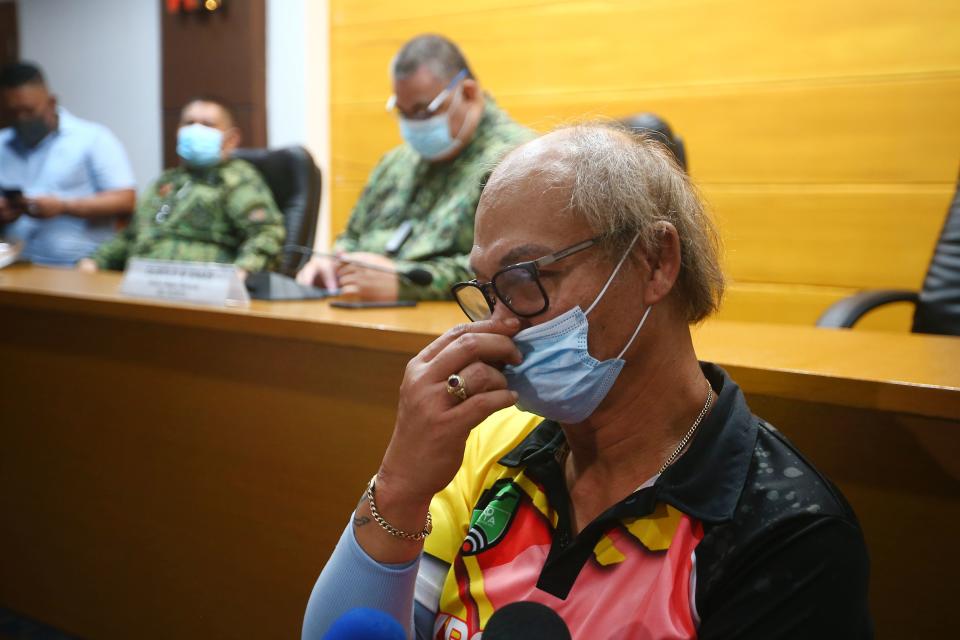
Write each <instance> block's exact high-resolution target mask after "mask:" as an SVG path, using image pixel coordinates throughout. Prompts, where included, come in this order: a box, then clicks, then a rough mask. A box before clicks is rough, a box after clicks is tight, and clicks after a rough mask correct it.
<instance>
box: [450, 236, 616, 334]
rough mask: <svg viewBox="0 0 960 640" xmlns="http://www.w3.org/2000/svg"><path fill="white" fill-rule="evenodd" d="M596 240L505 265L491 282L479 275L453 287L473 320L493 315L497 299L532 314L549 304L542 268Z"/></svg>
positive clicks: (524, 315)
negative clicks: (542, 281)
mask: <svg viewBox="0 0 960 640" xmlns="http://www.w3.org/2000/svg"><path fill="white" fill-rule="evenodd" d="M596 243H597V239H596V238H591V239H589V240H583V241H582V242H578V243H577V244H575V245H571V246H569V247H567V248H566V249H561V250H560V251H557V252H556V253H551V254H550V255H548V256H544V257H542V258H538V259H536V260H530V261H528V262H518V263H517V264H512V265H510V266H509V267H504V268H503V269H500V271H497V272H496V273H495V274H493V277H492V278H491V279H490V282H477V280H476V279H474V280H471V281H470V282H459V283H457V284H455V285H453V287H451V289H450V291H451V292H452V293H453V297H454V298H455V299H456V301H457V304H459V305H460V308H461V309H463V312H464V313H465V314H467V317H468V318H470V320H471V321H473V322H477V321H479V320H486V319H487V318H489V317H490V316H492V315H493V307H494V305H495V304H496V302H497V300H498V299H499V300H500V301H502V302H503V304H505V305H507V309H510V311H512V312H513V313H514V314H516V315H518V316H520V317H521V318H530V317H533V316H535V315H539V314H541V313H543V312H544V311H546V310H547V309H548V308H549V307H550V300H549V298H547V292H546V291H545V290H544V288H543V285H542V284H541V283H540V268H541V267H546V266H547V265H551V264H553V263H554V262H557V261H559V260H563V259H564V258H567V257H569V256H572V255H573V254H575V253H578V252H580V251H583V250H584V249H588V248H590V247H592V246H593V245H594V244H596Z"/></svg>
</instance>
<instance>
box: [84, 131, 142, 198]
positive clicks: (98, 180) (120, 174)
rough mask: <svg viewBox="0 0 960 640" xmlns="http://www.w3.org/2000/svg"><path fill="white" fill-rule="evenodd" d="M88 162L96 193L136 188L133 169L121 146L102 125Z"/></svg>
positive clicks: (115, 137)
mask: <svg viewBox="0 0 960 640" xmlns="http://www.w3.org/2000/svg"><path fill="white" fill-rule="evenodd" d="M89 162H90V170H91V172H92V173H93V182H94V184H95V185H96V188H97V191H98V192H100V191H115V190H117V189H134V188H136V186H137V185H136V181H135V180H134V178H133V169H132V168H131V167H130V160H129V158H127V152H126V150H125V149H124V148H123V144H122V143H121V142H120V140H119V139H118V138H117V136H115V135H113V132H112V131H110V130H109V129H107V128H106V127H104V126H102V125H100V127H99V131H98V132H97V136H96V139H95V144H93V145H92V147H91V149H90V155H89Z"/></svg>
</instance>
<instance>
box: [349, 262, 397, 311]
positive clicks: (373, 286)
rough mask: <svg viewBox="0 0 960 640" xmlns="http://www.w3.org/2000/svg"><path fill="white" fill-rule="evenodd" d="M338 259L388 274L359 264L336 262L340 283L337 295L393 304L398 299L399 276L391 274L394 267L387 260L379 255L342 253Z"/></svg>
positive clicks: (393, 272)
mask: <svg viewBox="0 0 960 640" xmlns="http://www.w3.org/2000/svg"><path fill="white" fill-rule="evenodd" d="M340 257H341V258H343V260H347V261H350V260H353V261H356V262H362V263H365V264H369V265H372V266H376V267H382V268H384V269H388V270H390V271H391V273H386V272H383V271H378V270H376V269H368V268H367V267H365V266H362V265H360V264H351V263H350V262H340V263H339V264H338V265H337V279H338V280H339V281H340V295H342V296H343V297H344V298H347V299H353V300H369V301H375V302H393V301H395V300H396V299H397V297H398V296H399V295H400V281H399V276H398V275H397V274H396V273H395V271H396V268H397V267H396V265H395V264H394V263H393V260H391V259H390V258H388V257H386V256H382V255H380V254H379V253H345V254H342V255H341V256H340Z"/></svg>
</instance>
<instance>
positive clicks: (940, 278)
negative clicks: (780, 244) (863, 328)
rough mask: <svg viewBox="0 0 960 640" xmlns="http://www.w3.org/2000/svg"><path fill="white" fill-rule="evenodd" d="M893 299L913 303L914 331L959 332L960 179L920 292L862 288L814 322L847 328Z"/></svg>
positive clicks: (955, 333) (833, 305)
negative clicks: (866, 289)
mask: <svg viewBox="0 0 960 640" xmlns="http://www.w3.org/2000/svg"><path fill="white" fill-rule="evenodd" d="M893 302H912V303H913V304H914V312H913V327H912V328H911V331H913V332H914V333H936V334H940V335H947V336H960V179H958V182H957V190H956V192H954V194H953V202H952V203H951V204H950V208H949V209H948V210H947V219H946V221H945V222H944V223H943V229H941V230H940V238H939V240H937V246H936V249H935V250H934V252H933V259H932V260H931V261H930V268H929V269H928V270H927V277H926V278H924V280H923V288H922V289H921V290H920V293H919V294H918V293H917V292H915V291H905V290H900V289H881V290H874V291H862V292H860V293H857V294H854V295H852V296H849V297H847V298H844V299H843V300H840V301H838V302H835V303H834V304H832V305H831V306H830V308H829V309H827V310H826V311H825V312H824V313H823V315H822V316H820V319H819V320H817V326H818V327H831V328H849V327H852V326H853V325H854V324H855V323H856V322H857V321H858V320H859V319H860V318H861V317H863V316H864V315H866V314H867V312H869V311H871V310H873V309H876V308H877V307H880V306H882V305H885V304H890V303H893Z"/></svg>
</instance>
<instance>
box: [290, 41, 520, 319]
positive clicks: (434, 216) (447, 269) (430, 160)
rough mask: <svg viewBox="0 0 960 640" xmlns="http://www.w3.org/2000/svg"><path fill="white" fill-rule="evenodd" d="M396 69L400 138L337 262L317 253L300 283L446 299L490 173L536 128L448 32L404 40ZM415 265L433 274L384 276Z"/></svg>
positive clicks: (463, 276)
mask: <svg viewBox="0 0 960 640" xmlns="http://www.w3.org/2000/svg"><path fill="white" fill-rule="evenodd" d="M392 75H393V88H394V96H393V97H392V98H391V99H390V102H389V103H388V106H389V107H392V108H396V110H397V112H398V113H397V115H398V117H399V119H400V132H401V134H402V135H403V137H404V140H405V141H406V144H404V145H401V146H399V147H397V148H396V149H393V150H392V151H390V152H389V153H387V154H386V155H385V156H384V157H383V159H381V160H380V163H379V164H378V165H377V166H376V168H374V170H373V173H371V174H370V178H369V180H368V181H367V185H366V187H365V188H364V191H363V194H362V195H361V196H360V200H359V201H358V202H357V204H356V206H355V207H354V209H353V212H352V213H351V215H350V220H349V222H348V223H347V229H346V231H345V232H344V233H343V234H342V235H340V237H338V238H337V241H336V243H335V245H334V250H335V251H336V252H337V253H342V254H343V255H342V256H341V257H342V258H343V260H337V259H335V258H329V257H315V258H313V259H312V260H310V262H309V263H307V265H306V266H305V267H304V268H303V269H302V270H301V271H300V273H299V274H298V276H297V279H298V280H299V281H300V282H301V283H303V284H315V285H317V286H323V287H326V288H328V289H337V288H339V289H341V291H342V294H343V295H344V296H346V297H355V298H360V299H363V300H385V301H390V300H397V299H402V300H416V299H423V300H439V299H448V298H450V287H451V286H452V285H453V284H455V283H457V282H460V281H463V280H468V279H469V278H470V277H472V276H471V275H470V273H471V272H470V266H469V264H468V259H467V258H468V254H469V253H470V249H471V248H472V246H473V218H474V213H475V211H476V208H477V202H478V201H479V199H480V192H481V190H482V189H483V184H484V182H485V180H486V178H487V176H489V175H490V172H491V171H492V169H493V167H494V166H495V165H496V163H497V162H498V161H499V160H500V158H501V157H503V155H504V154H506V152H507V151H509V150H510V149H512V148H513V147H514V146H516V145H517V144H519V143H521V142H524V141H526V140H529V139H530V138H531V137H532V133H531V132H530V131H528V130H527V129H525V128H523V127H521V126H520V125H518V124H516V123H515V122H513V121H512V120H511V119H510V118H509V116H507V115H506V114H505V113H504V112H503V111H501V110H500V109H499V107H497V105H496V103H495V102H494V101H493V99H492V98H491V97H490V96H489V95H487V94H485V93H484V92H483V91H482V90H481V88H480V84H479V83H478V81H477V79H476V78H474V77H473V74H472V73H471V71H470V67H469V66H468V64H467V61H466V60H465V59H464V57H463V54H462V53H460V51H459V49H457V47H456V45H454V44H453V43H452V42H450V41H449V40H446V39H445V38H442V37H440V36H435V35H425V36H418V37H416V38H414V39H413V40H411V41H409V42H408V43H407V44H405V45H404V46H403V48H402V49H401V50H400V52H399V53H398V54H397V56H396V58H394V61H393V64H392ZM351 260H352V261H355V263H353V264H352V263H351V262H350V261H351ZM356 262H359V263H363V264H356ZM365 264H369V265H372V266H376V267H381V268H382V269H384V270H374V269H370V268H366V267H365V266H364V265H365ZM414 268H416V269H420V270H424V271H427V272H429V273H430V275H431V276H432V278H433V279H432V282H430V284H428V285H417V284H414V283H413V282H411V281H410V280H409V279H408V278H405V277H404V276H402V275H401V276H399V277H398V276H396V275H394V274H393V273H390V271H391V270H399V271H401V272H404V271H409V270H410V269H414Z"/></svg>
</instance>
